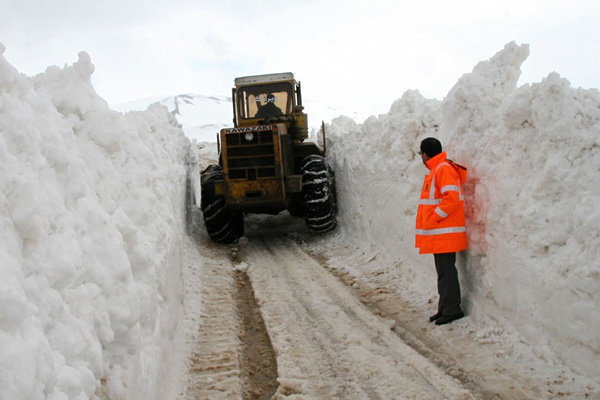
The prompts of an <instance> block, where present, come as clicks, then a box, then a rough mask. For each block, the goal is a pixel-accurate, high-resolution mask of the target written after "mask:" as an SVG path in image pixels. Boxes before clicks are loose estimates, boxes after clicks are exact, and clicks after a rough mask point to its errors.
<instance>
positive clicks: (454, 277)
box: [415, 138, 467, 325]
mask: <svg viewBox="0 0 600 400" xmlns="http://www.w3.org/2000/svg"><path fill="white" fill-rule="evenodd" d="M420 154H421V159H422V160H423V164H425V166H426V167H427V168H428V169H429V171H430V173H429V175H426V176H425V181H424V182H423V189H422V190H421V197H420V199H419V208H418V211H417V230H416V241H415V247H417V248H419V253H420V254H431V253H433V257H434V260H435V269H436V271H437V276H438V279H437V286H438V294H439V296H440V297H439V302H438V311H437V313H436V314H435V315H432V316H431V317H430V318H429V320H430V321H431V322H434V321H435V323H436V325H443V324H448V323H450V322H452V321H454V320H457V319H459V318H462V317H464V316H465V315H464V313H463V311H462V309H461V308H460V284H459V283H458V273H457V271H456V265H455V264H456V252H457V251H461V250H464V249H466V248H467V234H466V229H465V207H464V197H463V189H462V185H463V184H464V182H465V179H466V178H467V170H466V168H464V167H462V166H460V165H458V164H455V163H454V162H452V161H451V160H448V159H447V158H446V153H444V152H442V144H441V143H440V141H439V140H437V139H435V138H426V139H424V140H423V141H422V142H421V151H420Z"/></svg>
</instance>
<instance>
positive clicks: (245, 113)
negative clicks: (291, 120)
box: [238, 82, 293, 119]
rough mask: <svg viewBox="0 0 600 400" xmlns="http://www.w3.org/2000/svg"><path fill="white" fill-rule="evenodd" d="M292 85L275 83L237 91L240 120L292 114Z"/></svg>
mask: <svg viewBox="0 0 600 400" xmlns="http://www.w3.org/2000/svg"><path fill="white" fill-rule="evenodd" d="M292 93H293V91H292V85H291V84H290V83H286V82H284V83H275V84H269V85H256V86H248V87H242V88H240V89H239V90H238V101H239V114H240V118H244V119H247V118H260V117H263V116H265V115H277V114H279V113H281V114H279V115H282V114H291V113H292Z"/></svg>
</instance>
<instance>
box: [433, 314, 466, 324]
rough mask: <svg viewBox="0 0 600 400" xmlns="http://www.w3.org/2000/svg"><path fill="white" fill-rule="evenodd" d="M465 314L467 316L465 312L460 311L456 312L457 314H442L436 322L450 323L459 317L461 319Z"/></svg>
mask: <svg viewBox="0 0 600 400" xmlns="http://www.w3.org/2000/svg"><path fill="white" fill-rule="evenodd" d="M464 316H465V314H463V313H459V314H455V315H442V316H441V317H439V318H438V319H436V320H435V324H436V325H444V324H449V323H450V322H452V321H456V320H457V319H460V318H462V317H464Z"/></svg>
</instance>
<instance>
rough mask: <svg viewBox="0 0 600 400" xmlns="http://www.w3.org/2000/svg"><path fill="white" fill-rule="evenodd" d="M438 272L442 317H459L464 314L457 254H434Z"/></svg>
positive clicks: (439, 303)
mask: <svg viewBox="0 0 600 400" xmlns="http://www.w3.org/2000/svg"><path fill="white" fill-rule="evenodd" d="M433 257H434V259H435V269H436V271H437V276H438V279H437V287H438V294H439V295H440V300H439V302H438V312H441V313H442V315H457V314H460V313H462V310H461V308H460V284H459V283H458V272H457V271H456V253H441V254H434V255H433Z"/></svg>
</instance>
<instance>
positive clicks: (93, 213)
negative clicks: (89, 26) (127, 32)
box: [0, 53, 189, 399]
mask: <svg viewBox="0 0 600 400" xmlns="http://www.w3.org/2000/svg"><path fill="white" fill-rule="evenodd" d="M93 69H94V67H93V65H92V64H91V62H90V57H89V56H88V55H87V54H86V53H81V54H80V55H79V61H78V62H76V63H75V64H73V65H72V66H69V67H65V68H62V69H61V68H58V67H51V68H48V70H47V71H46V72H45V73H43V74H40V75H38V76H36V77H34V78H29V77H26V76H24V75H22V74H19V73H18V72H17V71H16V70H15V69H14V68H13V67H12V66H11V65H10V64H9V63H8V62H7V61H6V59H5V58H4V57H1V58H0V160H1V163H0V182H1V184H2V192H1V194H0V208H1V209H2V218H1V220H0V221H1V228H0V281H1V282H2V284H1V286H0V370H1V371H2V373H1V374H0V398H2V399H67V398H69V399H90V398H94V397H95V396H105V397H104V398H111V399H118V398H146V397H148V396H149V398H159V397H156V396H157V395H156V393H157V392H158V383H157V382H158V379H159V376H160V374H164V373H165V371H166V369H165V368H164V366H161V364H160V361H161V359H162V358H163V357H165V356H164V355H163V351H164V350H165V347H164V346H165V344H166V343H168V341H169V337H170V336H171V335H172V334H173V332H174V330H175V326H176V323H177V321H178V319H179V317H180V314H181V296H182V282H181V270H182V268H183V265H182V262H183V261H182V255H181V247H182V237H183V236H184V226H183V209H182V201H183V191H184V182H185V165H184V159H185V157H186V155H187V153H188V148H189V140H188V139H187V138H186V137H185V136H184V135H183V132H182V131H181V129H180V128H177V127H176V126H175V125H174V122H175V121H174V120H173V119H172V117H171V115H170V114H169V113H168V111H167V110H166V108H165V107H162V106H152V107H150V108H149V109H148V110H147V111H145V112H132V113H129V114H127V115H125V116H123V115H121V114H119V113H117V112H115V111H111V110H110V109H109V108H108V106H107V105H106V103H105V101H104V100H102V99H101V98H100V97H99V96H98V95H97V94H96V93H95V92H94V89H93V88H92V86H91V84H90V76H91V73H92V71H93Z"/></svg>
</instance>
